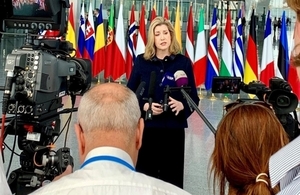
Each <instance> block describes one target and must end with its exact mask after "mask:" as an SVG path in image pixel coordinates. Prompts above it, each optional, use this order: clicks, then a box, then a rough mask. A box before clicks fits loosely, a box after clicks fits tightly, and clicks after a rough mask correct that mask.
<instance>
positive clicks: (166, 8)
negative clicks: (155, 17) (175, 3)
mask: <svg viewBox="0 0 300 195" xmlns="http://www.w3.org/2000/svg"><path fill="white" fill-rule="evenodd" d="M164 18H165V19H167V20H169V7H168V2H167V3H166V6H165V9H164Z"/></svg>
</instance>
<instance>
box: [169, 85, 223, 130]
mask: <svg viewBox="0 0 300 195" xmlns="http://www.w3.org/2000/svg"><path fill="white" fill-rule="evenodd" d="M170 90H171V91H180V92H181V93H182V95H183V97H184V98H185V99H186V101H187V103H188V105H189V107H190V108H193V109H194V110H195V111H196V112H197V114H198V115H199V116H200V117H201V119H202V120H203V121H204V123H205V124H206V125H207V127H208V128H209V129H210V130H211V132H212V133H213V134H214V135H216V132H217V131H216V129H215V128H214V127H213V126H212V124H211V123H210V122H209V121H208V119H207V118H206V117H205V116H204V114H203V113H202V112H201V110H200V109H199V108H198V106H197V105H196V104H195V102H194V101H193V99H192V98H191V97H190V95H189V94H188V93H187V92H186V91H185V90H190V87H170Z"/></svg>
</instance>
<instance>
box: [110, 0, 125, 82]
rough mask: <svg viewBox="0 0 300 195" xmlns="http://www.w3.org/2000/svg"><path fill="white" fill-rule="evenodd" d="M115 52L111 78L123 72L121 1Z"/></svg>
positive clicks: (123, 40)
mask: <svg viewBox="0 0 300 195" xmlns="http://www.w3.org/2000/svg"><path fill="white" fill-rule="evenodd" d="M115 39H116V46H117V47H115V48H116V50H115V51H116V52H115V54H114V66H113V71H112V78H113V80H117V79H119V78H120V77H121V76H122V75H123V74H124V73H125V64H126V58H125V55H126V46H125V37H124V22H123V2H122V1H121V3H120V8H119V15H118V22H117V28H116V36H115Z"/></svg>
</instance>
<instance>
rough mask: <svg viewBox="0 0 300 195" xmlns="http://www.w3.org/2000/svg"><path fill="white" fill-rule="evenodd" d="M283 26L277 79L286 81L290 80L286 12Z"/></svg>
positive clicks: (283, 15) (283, 16) (283, 17)
mask: <svg viewBox="0 0 300 195" xmlns="http://www.w3.org/2000/svg"><path fill="white" fill-rule="evenodd" d="M281 20H282V25H281V31H280V39H279V54H278V61H277V66H278V70H279V72H278V74H276V76H277V77H280V78H283V79H284V80H287V79H288V74H289V72H288V71H289V65H290V60H289V48H288V41H287V33H286V30H287V29H286V22H285V11H283V14H282V18H281Z"/></svg>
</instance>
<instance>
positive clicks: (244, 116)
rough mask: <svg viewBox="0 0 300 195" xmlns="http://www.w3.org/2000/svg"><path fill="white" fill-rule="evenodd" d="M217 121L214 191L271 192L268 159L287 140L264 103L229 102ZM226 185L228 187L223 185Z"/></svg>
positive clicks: (237, 193) (249, 194)
mask: <svg viewBox="0 0 300 195" xmlns="http://www.w3.org/2000/svg"><path fill="white" fill-rule="evenodd" d="M225 108H226V110H227V111H228V112H227V113H226V115H225V116H224V117H223V118H222V120H221V121H220V123H219V125H218V128H217V133H216V138H215V148H214V150H213V153H212V155H211V176H213V186H214V194H216V191H219V193H218V194H220V195H225V194H226V195H275V194H276V193H277V192H278V191H279V186H276V187H274V188H272V187H271V184H270V178H269V164H268V163H269V158H270V157H271V155H273V154H274V153H275V152H277V151H278V150H279V149H280V148H282V147H283V146H284V145H286V144H287V143H288V141H289V139H288V135H287V133H286V132H285V130H284V128H283V127H282V125H281V123H280V122H279V120H278V119H277V117H276V115H275V114H274V112H273V110H272V109H271V107H269V105H268V104H267V103H264V102H254V103H253V102H252V103H250V102H249V103H247V102H245V103H232V104H229V105H227V106H226V107H225ZM227 187H228V188H227Z"/></svg>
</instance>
